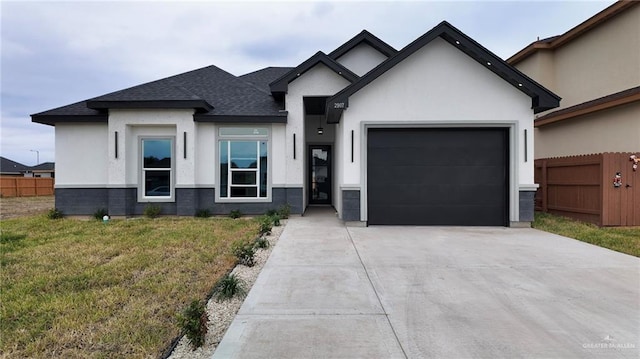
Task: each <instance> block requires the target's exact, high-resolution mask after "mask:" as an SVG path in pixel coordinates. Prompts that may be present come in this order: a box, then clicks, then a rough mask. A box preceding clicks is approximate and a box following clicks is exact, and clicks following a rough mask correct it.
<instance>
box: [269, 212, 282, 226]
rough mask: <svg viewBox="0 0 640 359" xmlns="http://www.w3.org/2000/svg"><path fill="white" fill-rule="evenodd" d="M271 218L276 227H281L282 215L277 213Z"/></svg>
mask: <svg viewBox="0 0 640 359" xmlns="http://www.w3.org/2000/svg"><path fill="white" fill-rule="evenodd" d="M270 218H271V222H272V223H273V225H274V226H275V227H280V225H281V224H280V216H279V215H277V214H274V215H273V216H271V217H270Z"/></svg>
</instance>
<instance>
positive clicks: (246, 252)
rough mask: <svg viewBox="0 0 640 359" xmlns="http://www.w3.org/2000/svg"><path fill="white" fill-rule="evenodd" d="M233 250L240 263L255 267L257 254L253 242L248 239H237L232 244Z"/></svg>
mask: <svg viewBox="0 0 640 359" xmlns="http://www.w3.org/2000/svg"><path fill="white" fill-rule="evenodd" d="M231 251H232V252H233V255H234V256H236V258H237V259H238V263H240V264H243V265H246V266H247V267H253V265H254V264H255V263H254V258H253V257H254V256H255V254H256V249H255V248H254V247H253V244H252V243H250V242H247V241H235V242H234V243H233V244H232V245H231Z"/></svg>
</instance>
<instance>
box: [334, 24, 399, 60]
mask: <svg viewBox="0 0 640 359" xmlns="http://www.w3.org/2000/svg"><path fill="white" fill-rule="evenodd" d="M362 43H364V44H367V45H369V46H371V47H372V48H374V49H375V50H377V51H378V52H380V53H381V54H383V55H385V56H386V57H391V56H393V55H394V54H396V53H397V52H398V50H396V49H394V48H393V47H392V46H391V45H389V44H387V43H386V42H384V41H382V40H380V39H379V38H378V37H376V36H375V35H373V34H372V33H370V32H369V31H367V30H362V31H360V33H359V34H357V35H356V36H354V37H352V38H351V39H349V40H348V41H347V42H345V43H344V44H342V45H340V46H339V47H338V48H337V49H335V50H333V51H331V52H330V53H329V55H328V56H329V57H330V58H332V59H334V60H337V59H338V58H339V57H341V56H343V55H344V54H346V53H348V52H349V51H351V50H353V49H354V48H355V47H357V46H358V45H360V44H362Z"/></svg>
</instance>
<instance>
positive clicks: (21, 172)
mask: <svg viewBox="0 0 640 359" xmlns="http://www.w3.org/2000/svg"><path fill="white" fill-rule="evenodd" d="M0 176H4V177H42V178H53V177H55V163H53V162H44V163H40V164H38V165H36V166H27V165H23V164H22V163H19V162H16V161H12V160H10V159H8V158H5V157H1V156H0Z"/></svg>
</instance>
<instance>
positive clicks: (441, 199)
mask: <svg viewBox="0 0 640 359" xmlns="http://www.w3.org/2000/svg"><path fill="white" fill-rule="evenodd" d="M387 188H388V187H382V186H374V188H372V190H373V191H374V192H378V193H381V194H382V193H384V195H377V196H375V197H371V198H369V204H372V205H384V204H395V203H396V201H397V198H404V201H403V202H402V205H408V206H411V205H440V204H449V203H464V204H466V205H478V206H482V205H485V204H486V203H491V202H492V201H494V200H495V198H494V195H493V194H494V193H496V192H500V191H501V190H502V187H501V186H498V185H494V186H491V185H483V186H478V185H467V186H452V185H445V184H440V185H433V186H422V185H419V184H411V185H405V186H402V187H399V188H398V189H397V190H395V191H388V190H386V189H387ZM502 200H504V196H503V197H502ZM396 205H397V206H400V204H396Z"/></svg>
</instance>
